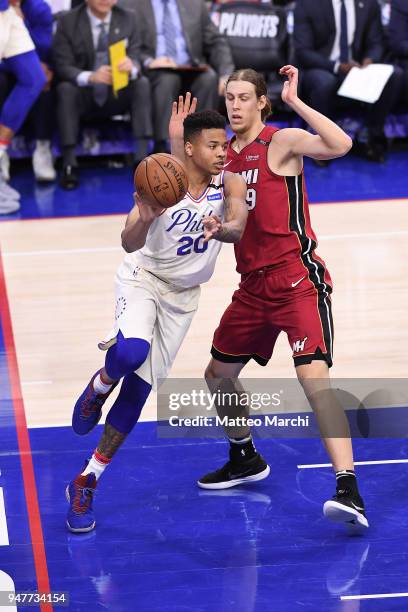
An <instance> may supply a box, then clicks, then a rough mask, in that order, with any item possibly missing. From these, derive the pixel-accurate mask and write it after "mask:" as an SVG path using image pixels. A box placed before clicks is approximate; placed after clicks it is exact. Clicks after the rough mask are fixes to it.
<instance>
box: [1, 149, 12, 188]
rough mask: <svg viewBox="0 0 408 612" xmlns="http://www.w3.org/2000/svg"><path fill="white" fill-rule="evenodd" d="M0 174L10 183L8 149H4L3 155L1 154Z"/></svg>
mask: <svg viewBox="0 0 408 612" xmlns="http://www.w3.org/2000/svg"><path fill="white" fill-rule="evenodd" d="M0 174H1V175H2V177H3V178H4V180H5V181H6V182H7V183H8V182H9V180H10V158H9V156H8V153H7V151H3V153H2V155H0Z"/></svg>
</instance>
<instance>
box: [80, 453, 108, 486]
mask: <svg viewBox="0 0 408 612" xmlns="http://www.w3.org/2000/svg"><path fill="white" fill-rule="evenodd" d="M96 453H97V451H95V452H94V454H93V455H92V457H91V459H90V461H89V463H88V465H87V466H86V468H85V469H84V471H83V472H81V474H82V476H87V474H90V473H91V472H93V473H94V474H95V476H96V480H99V478H100V477H101V475H102V474H103V472H104V470H105V468H106V467H107V466H108V465H109V463H110V462H111V459H106V458H105V457H104V459H105V461H103V462H102V461H100V459H101V455H99V453H98V454H97V456H96ZM97 457H98V458H97Z"/></svg>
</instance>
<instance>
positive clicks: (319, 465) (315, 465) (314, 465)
mask: <svg viewBox="0 0 408 612" xmlns="http://www.w3.org/2000/svg"><path fill="white" fill-rule="evenodd" d="M386 463H408V459H384V460H381V461H355V462H354V465H385V464H386ZM297 467H298V469H299V470H307V469H309V468H326V467H330V468H331V467H333V465H332V464H331V463H310V464H305V465H298V466H297Z"/></svg>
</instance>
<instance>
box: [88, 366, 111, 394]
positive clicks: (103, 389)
mask: <svg viewBox="0 0 408 612" xmlns="http://www.w3.org/2000/svg"><path fill="white" fill-rule="evenodd" d="M93 388H94V390H95V391H96V392H97V393H100V395H105V393H108V391H110V390H111V389H112V385H111V384H106V383H104V382H103V380H102V379H101V373H100V372H99V374H98V376H97V377H96V378H95V380H94V381H93Z"/></svg>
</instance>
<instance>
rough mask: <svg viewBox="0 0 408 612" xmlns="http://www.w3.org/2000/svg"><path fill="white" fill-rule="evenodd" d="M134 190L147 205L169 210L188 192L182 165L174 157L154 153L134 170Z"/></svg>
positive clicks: (186, 179) (185, 174)
mask: <svg viewBox="0 0 408 612" xmlns="http://www.w3.org/2000/svg"><path fill="white" fill-rule="evenodd" d="M134 183H135V188H136V191H137V193H138V195H139V196H140V197H141V198H142V200H144V201H146V202H147V203H148V204H153V205H156V206H157V205H160V206H163V207H164V208H170V207H171V206H174V205H175V204H177V203H178V202H180V201H181V200H182V199H183V198H184V196H185V195H186V193H187V190H188V178H187V172H186V169H185V166H184V164H182V162H181V161H180V160H178V159H177V157H174V155H169V154H167V153H155V154H153V155H150V156H149V157H146V158H145V159H144V160H143V161H141V162H140V164H139V165H138V167H137V168H136V172H135V177H134Z"/></svg>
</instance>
